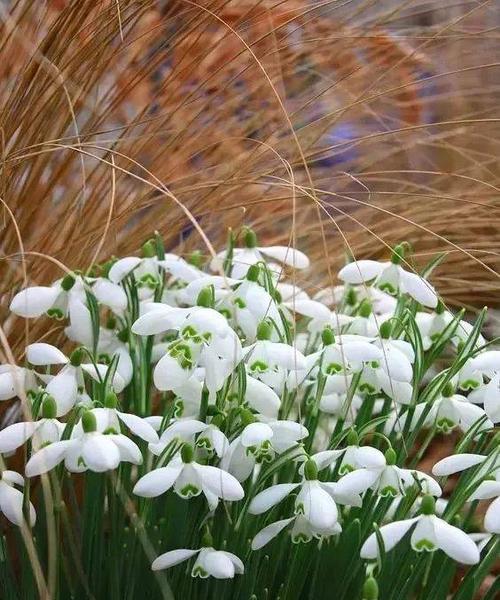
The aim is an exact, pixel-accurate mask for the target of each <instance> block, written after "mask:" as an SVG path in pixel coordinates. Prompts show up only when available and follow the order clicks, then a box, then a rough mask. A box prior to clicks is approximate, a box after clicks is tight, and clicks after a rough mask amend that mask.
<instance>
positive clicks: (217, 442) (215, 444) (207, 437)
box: [149, 419, 229, 458]
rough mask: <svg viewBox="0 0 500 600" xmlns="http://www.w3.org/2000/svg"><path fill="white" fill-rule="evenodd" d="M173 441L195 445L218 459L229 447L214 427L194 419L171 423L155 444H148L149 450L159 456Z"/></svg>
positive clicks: (225, 439) (224, 437)
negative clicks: (213, 454) (213, 453)
mask: <svg viewBox="0 0 500 600" xmlns="http://www.w3.org/2000/svg"><path fill="white" fill-rule="evenodd" d="M174 441H177V442H181V443H189V444H191V445H195V444H196V445H197V446H200V447H203V448H204V449H205V450H207V451H208V452H209V453H212V452H215V454H216V455H217V456H218V457H219V458H220V457H222V456H223V454H224V453H225V452H226V451H227V448H228V447H229V442H228V441H227V438H226V436H225V435H224V434H223V433H222V431H220V429H219V428H218V427H216V426H215V425H211V424H208V423H204V422H202V421H197V420H196V419H181V420H179V421H174V422H173V423H171V424H170V425H169V426H168V427H167V428H166V429H165V431H164V432H163V433H162V434H161V436H160V439H159V441H158V442H157V443H152V444H149V450H150V452H152V453H153V454H155V455H156V456H159V455H160V454H161V453H162V452H163V451H164V450H165V448H166V447H167V446H168V445H169V444H170V443H172V442H174Z"/></svg>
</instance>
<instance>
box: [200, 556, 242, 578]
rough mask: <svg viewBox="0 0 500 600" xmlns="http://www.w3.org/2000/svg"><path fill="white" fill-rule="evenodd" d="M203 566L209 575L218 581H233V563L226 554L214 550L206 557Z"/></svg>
mask: <svg viewBox="0 0 500 600" xmlns="http://www.w3.org/2000/svg"><path fill="white" fill-rule="evenodd" d="M203 566H204V567H205V570H206V571H207V573H208V574H209V575H211V576H212V577H215V578H216V579H232V578H233V577H234V571H235V568H234V564H233V561H232V560H231V559H230V558H229V557H228V556H226V554H225V553H224V552H219V551H217V550H213V551H211V552H207V554H206V555H205V556H204V560H203Z"/></svg>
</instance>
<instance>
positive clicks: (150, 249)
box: [141, 239, 156, 258]
mask: <svg viewBox="0 0 500 600" xmlns="http://www.w3.org/2000/svg"><path fill="white" fill-rule="evenodd" d="M141 254H142V256H143V257H144V258H153V256H156V243H155V241H154V240H153V239H151V240H148V241H147V242H145V243H144V244H143V245H142V248H141Z"/></svg>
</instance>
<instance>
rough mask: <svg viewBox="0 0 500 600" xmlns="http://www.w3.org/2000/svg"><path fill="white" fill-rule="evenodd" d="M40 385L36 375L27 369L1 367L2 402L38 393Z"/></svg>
mask: <svg viewBox="0 0 500 600" xmlns="http://www.w3.org/2000/svg"><path fill="white" fill-rule="evenodd" d="M38 388H39V384H38V382H37V379H36V375H35V373H34V372H33V371H32V370H31V369H27V368H26V367H18V366H17V365H8V364H7V365H0V401H2V400H10V399H11V398H15V397H16V396H22V395H23V394H28V393H29V392H36V391H37V390H38Z"/></svg>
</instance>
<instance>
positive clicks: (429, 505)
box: [421, 494, 436, 515]
mask: <svg viewBox="0 0 500 600" xmlns="http://www.w3.org/2000/svg"><path fill="white" fill-rule="evenodd" d="M435 510H436V501H435V500H434V498H433V497H432V496H430V495H428V494H427V495H425V496H424V497H423V498H422V504H421V511H422V514H423V515H433V514H434V512H435Z"/></svg>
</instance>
